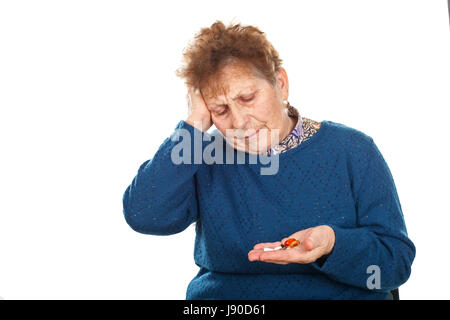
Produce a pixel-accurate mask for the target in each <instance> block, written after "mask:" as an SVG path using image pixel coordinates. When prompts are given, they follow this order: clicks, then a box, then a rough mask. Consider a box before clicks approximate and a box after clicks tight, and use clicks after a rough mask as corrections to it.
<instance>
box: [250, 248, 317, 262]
mask: <svg viewBox="0 0 450 320" xmlns="http://www.w3.org/2000/svg"><path fill="white" fill-rule="evenodd" d="M319 255H320V252H319V250H318V249H316V250H308V249H307V248H305V247H304V246H303V245H299V246H297V247H294V248H290V249H286V250H277V251H264V250H263V249H262V248H260V249H254V250H251V251H249V253H248V259H249V261H262V262H270V263H277V264H288V263H301V264H306V263H311V262H313V261H315V260H316V259H317V258H318V256H319Z"/></svg>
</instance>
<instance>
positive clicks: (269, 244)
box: [253, 241, 281, 250]
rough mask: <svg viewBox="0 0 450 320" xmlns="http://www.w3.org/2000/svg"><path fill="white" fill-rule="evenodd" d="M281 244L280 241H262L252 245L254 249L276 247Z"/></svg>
mask: <svg viewBox="0 0 450 320" xmlns="http://www.w3.org/2000/svg"><path fill="white" fill-rule="evenodd" d="M280 245H281V241H277V242H264V243H257V244H255V246H254V247H253V249H254V250H259V249H264V248H272V249H273V248H276V247H278V246H280Z"/></svg>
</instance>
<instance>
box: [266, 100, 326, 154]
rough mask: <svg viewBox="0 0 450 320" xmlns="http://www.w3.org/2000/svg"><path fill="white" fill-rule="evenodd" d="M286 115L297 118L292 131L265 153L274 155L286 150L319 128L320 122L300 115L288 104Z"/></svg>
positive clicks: (307, 137) (298, 143)
mask: <svg viewBox="0 0 450 320" xmlns="http://www.w3.org/2000/svg"><path fill="white" fill-rule="evenodd" d="M288 115H289V116H290V117H291V118H294V119H298V120H297V124H296V126H295V127H294V129H293V130H292V132H291V133H290V134H289V135H288V136H287V137H286V138H284V139H283V141H281V142H280V143H279V144H278V145H276V146H274V147H272V148H271V149H270V150H268V151H267V153H266V155H268V156H270V155H272V154H273V155H275V154H280V153H283V152H286V151H287V150H290V149H293V148H295V147H297V146H298V145H300V144H301V143H302V142H303V141H305V140H307V139H309V138H310V137H311V136H312V135H313V134H315V133H316V132H317V130H319V128H320V125H321V123H320V122H316V121H313V120H311V119H308V118H305V117H302V116H301V115H300V113H299V112H298V110H297V109H296V108H295V107H293V106H289V110H288Z"/></svg>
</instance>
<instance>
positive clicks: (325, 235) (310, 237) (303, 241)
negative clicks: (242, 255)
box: [248, 225, 335, 264]
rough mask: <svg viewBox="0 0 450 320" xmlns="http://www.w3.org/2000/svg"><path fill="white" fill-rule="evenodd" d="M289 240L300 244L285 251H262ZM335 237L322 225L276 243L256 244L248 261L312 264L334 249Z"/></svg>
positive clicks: (331, 230) (329, 229) (331, 231)
mask: <svg viewBox="0 0 450 320" xmlns="http://www.w3.org/2000/svg"><path fill="white" fill-rule="evenodd" d="M289 238H295V239H297V240H299V241H300V244H299V245H298V246H296V247H294V248H290V249H286V250H275V251H264V248H276V247H278V246H280V245H281V244H282V243H284V242H285V241H286V240H287V239H289ZM334 240H335V235H334V231H333V229H332V228H331V227H330V226H327V225H322V226H317V227H314V228H309V229H305V230H300V231H298V232H296V233H294V234H292V235H290V236H289V237H287V238H284V239H282V240H281V241H277V242H267V243H258V244H256V245H255V246H254V247H253V250H250V251H249V253H248V259H249V260H250V261H264V262H271V263H277V264H288V263H292V262H294V263H302V264H306V263H312V262H314V261H316V260H317V259H319V258H320V257H322V256H324V255H327V254H329V253H330V252H331V251H332V250H333V247H334Z"/></svg>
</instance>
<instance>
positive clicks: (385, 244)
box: [312, 139, 416, 291]
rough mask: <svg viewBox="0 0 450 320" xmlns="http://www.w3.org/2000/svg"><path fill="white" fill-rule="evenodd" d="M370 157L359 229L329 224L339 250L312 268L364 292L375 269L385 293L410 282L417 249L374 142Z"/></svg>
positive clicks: (359, 200)
mask: <svg viewBox="0 0 450 320" xmlns="http://www.w3.org/2000/svg"><path fill="white" fill-rule="evenodd" d="M369 152H370V162H369V164H368V166H367V169H366V171H365V176H364V178H363V179H362V181H361V183H360V184H359V185H355V186H354V187H355V189H356V190H357V192H356V193H355V206H356V211H357V215H358V217H357V219H358V220H357V224H358V226H357V227H356V228H342V227H338V226H336V225H329V226H330V227H331V228H332V229H333V231H334V234H335V243H334V247H333V249H332V251H331V253H330V254H329V255H328V256H327V257H326V259H322V260H320V261H316V262H314V263H312V265H313V266H314V267H315V268H316V269H318V270H320V271H321V272H323V273H325V274H326V275H328V276H329V277H330V278H332V279H334V280H336V281H339V282H342V283H346V284H349V285H353V286H356V287H360V288H364V289H368V286H367V281H368V278H369V277H370V276H371V275H372V274H373V269H371V268H373V267H370V266H377V267H379V270H380V285H381V288H380V290H382V291H386V290H391V289H394V288H397V287H399V286H400V285H401V284H403V283H404V282H406V281H407V280H408V278H409V275H410V273H411V265H412V262H413V260H414V257H415V252H416V250H415V246H414V244H413V243H412V242H411V240H410V239H409V238H408V235H407V231H406V226H405V222H404V218H403V213H402V209H401V205H400V201H399V198H398V194H397V190H396V187H395V184H394V180H393V177H392V175H391V172H390V170H389V168H388V166H387V164H386V162H385V160H384V158H383V156H382V154H381V152H380V151H379V149H378V148H377V146H376V145H375V143H374V142H373V140H372V139H371V140H370V151H369ZM368 268H369V270H368ZM375 268H376V267H375Z"/></svg>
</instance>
